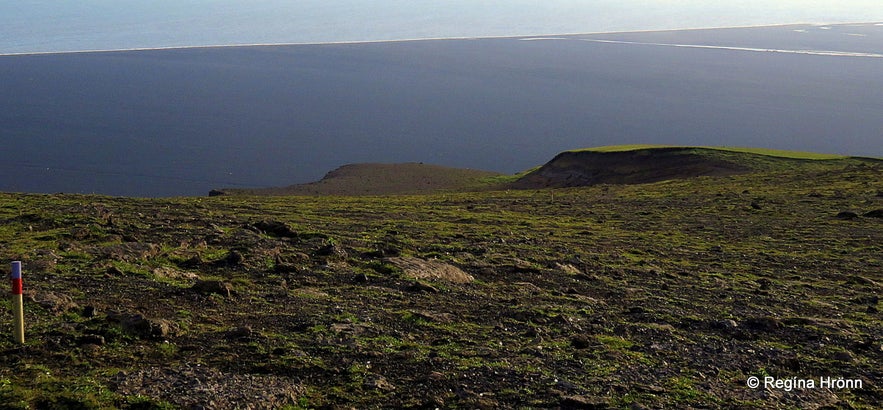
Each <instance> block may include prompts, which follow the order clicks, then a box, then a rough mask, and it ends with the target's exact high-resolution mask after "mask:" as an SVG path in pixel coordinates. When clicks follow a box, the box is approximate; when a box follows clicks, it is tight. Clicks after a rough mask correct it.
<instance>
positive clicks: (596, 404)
mask: <svg viewBox="0 0 883 410" xmlns="http://www.w3.org/2000/svg"><path fill="white" fill-rule="evenodd" d="M561 408H562V409H585V410H596V409H607V408H609V406H608V404H607V401H605V400H604V399H601V398H597V397H588V396H566V397H562V398H561Z"/></svg>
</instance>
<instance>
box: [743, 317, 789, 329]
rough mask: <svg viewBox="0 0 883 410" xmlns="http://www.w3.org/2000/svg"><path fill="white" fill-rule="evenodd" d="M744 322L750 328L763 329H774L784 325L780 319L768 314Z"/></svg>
mask: <svg viewBox="0 0 883 410" xmlns="http://www.w3.org/2000/svg"><path fill="white" fill-rule="evenodd" d="M743 324H744V325H745V327H746V328H748V329H752V330H762V331H772V330H776V329H780V328H782V326H783V324H782V322H781V321H780V320H778V319H776V318H772V317H767V316H762V317H754V318H749V319H746V320H745V321H744V322H743Z"/></svg>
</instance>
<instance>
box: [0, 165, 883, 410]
mask: <svg viewBox="0 0 883 410" xmlns="http://www.w3.org/2000/svg"><path fill="white" fill-rule="evenodd" d="M789 164H790V163H789ZM881 174H883V167H881V166H880V165H878V164H875V163H869V162H861V161H858V162H855V161H853V162H849V161H847V162H836V161H833V162H831V161H817V162H812V163H808V164H804V165H801V166H799V167H792V166H791V165H787V166H784V165H783V166H780V167H778V168H776V169H774V170H769V171H762V170H761V171H756V172H754V173H751V174H735V175H728V176H717V177H709V176H706V177H697V178H689V179H680V180H671V181H665V182H659V183H649V184H642V185H610V184H602V185H595V186H589V187H580V188H569V189H558V190H512V191H509V192H506V191H497V192H479V193H446V194H439V195H415V196H381V197H323V196H315V197H309V196H305V197H299V198H291V197H255V196H250V197H238V196H221V197H215V198H179V199H132V198H110V197H97V196H77V195H25V194H0V255H3V256H4V258H6V259H8V260H21V261H23V265H24V271H25V289H26V290H25V292H26V297H25V299H26V302H25V303H26V304H25V309H26V317H27V321H28V322H27V333H26V338H27V343H26V344H25V345H24V346H19V345H16V344H15V343H14V342H13V341H12V339H11V337H0V363H2V364H0V408H4V409H10V408H12V409H24V408H133V409H145V408H153V409H163V408H166V409H167V408H185V409H191V408H213V409H234V408H289V409H291V408H329V409H334V408H353V407H355V408H380V407H392V408H436V407H438V408H489V409H490V408H524V407H534V408H628V409H646V408H691V407H692V408H722V407H723V408H745V409H748V408H795V409H796V408H801V409H807V408H808V409H813V408H832V407H833V408H856V409H876V408H880V407H883V385H881V380H883V372H881V369H883V316H881V315H883V314H881V311H880V310H881V305H880V294H881V292H883V287H881V286H883V274H881V272H883V260H881V257H880V255H881V254H883V247H881V243H883V219H881V218H880V215H881V214H883V211H881V209H883V179H881V178H880V175H881ZM0 266H2V267H3V269H4V270H8V266H9V265H8V264H7V263H4V264H3V265H0ZM11 316H12V315H11V314H10V313H9V304H8V302H7V301H4V302H3V304H2V309H0V324H2V326H0V330H2V332H3V333H6V334H9V323H10V320H11ZM750 377H759V378H761V379H763V378H765V377H773V378H774V379H775V380H782V381H787V380H795V379H798V378H800V379H806V378H814V379H815V380H819V378H821V377H835V378H838V377H842V378H846V379H849V380H860V381H861V382H862V386H861V387H856V386H851V387H849V388H838V387H820V386H818V384H817V385H816V387H814V388H805V387H804V388H795V389H791V388H785V387H784V386H780V387H774V386H773V387H763V388H751V387H749V386H747V382H748V380H749V378H750Z"/></svg>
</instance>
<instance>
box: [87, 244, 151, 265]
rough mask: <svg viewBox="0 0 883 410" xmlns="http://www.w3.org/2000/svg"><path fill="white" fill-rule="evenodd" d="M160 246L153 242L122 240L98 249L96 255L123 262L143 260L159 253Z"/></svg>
mask: <svg viewBox="0 0 883 410" xmlns="http://www.w3.org/2000/svg"><path fill="white" fill-rule="evenodd" d="M160 251H161V248H160V247H159V245H156V244H153V243H143V242H124V243H120V244H116V245H110V246H106V247H104V248H102V249H100V250H99V251H98V257H99V258H102V259H110V260H115V261H123V262H135V261H144V260H146V259H150V258H153V257H155V256H157V255H159V253H160Z"/></svg>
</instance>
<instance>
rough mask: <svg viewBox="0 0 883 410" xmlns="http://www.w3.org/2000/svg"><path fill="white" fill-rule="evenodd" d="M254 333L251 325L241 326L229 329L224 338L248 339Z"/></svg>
mask: <svg viewBox="0 0 883 410" xmlns="http://www.w3.org/2000/svg"><path fill="white" fill-rule="evenodd" d="M252 333H254V332H253V331H252V329H251V326H240V327H237V328H233V329H230V330H229V331H227V333H225V334H224V338H225V339H227V340H240V339H248V338H249V337H251V335H252Z"/></svg>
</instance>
